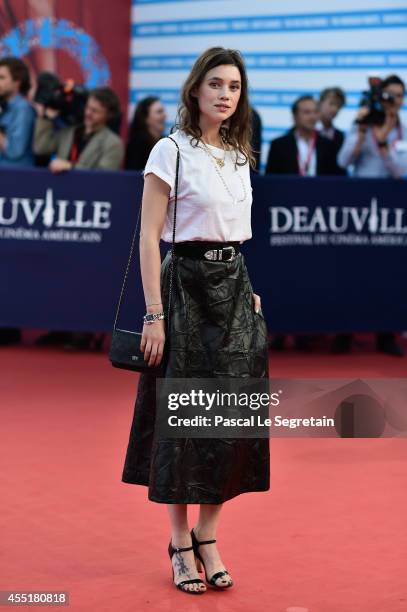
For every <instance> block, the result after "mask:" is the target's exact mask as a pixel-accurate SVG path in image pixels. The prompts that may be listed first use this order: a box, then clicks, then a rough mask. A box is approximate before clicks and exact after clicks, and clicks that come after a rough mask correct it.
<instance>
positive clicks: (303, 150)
mask: <svg viewBox="0 0 407 612" xmlns="http://www.w3.org/2000/svg"><path fill="white" fill-rule="evenodd" d="M295 139H296V141H297V151H298V156H299V158H300V164H301V166H302V167H303V168H305V164H306V163H307V161H308V158H309V154H310V145H311V142H312V141H311V140H305V138H302V137H301V136H300V135H299V134H298V133H297V132H295ZM316 174H317V150H316V147H314V150H313V152H312V155H311V160H310V162H309V166H308V172H307V173H306V176H316Z"/></svg>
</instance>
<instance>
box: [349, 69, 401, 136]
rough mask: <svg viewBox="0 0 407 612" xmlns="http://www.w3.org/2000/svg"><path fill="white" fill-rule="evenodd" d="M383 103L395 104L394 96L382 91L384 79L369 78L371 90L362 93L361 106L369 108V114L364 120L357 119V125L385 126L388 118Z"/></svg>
mask: <svg viewBox="0 0 407 612" xmlns="http://www.w3.org/2000/svg"><path fill="white" fill-rule="evenodd" d="M383 102H386V103H389V104H394V96H392V94H391V93H389V92H388V91H383V89H382V79H381V78H380V77H376V76H372V77H369V90H367V91H363V92H362V98H361V100H360V103H359V105H360V106H367V107H368V108H369V113H368V114H367V115H366V116H365V117H363V119H357V120H356V123H358V124H363V125H383V123H384V121H385V118H386V111H385V109H384V107H383Z"/></svg>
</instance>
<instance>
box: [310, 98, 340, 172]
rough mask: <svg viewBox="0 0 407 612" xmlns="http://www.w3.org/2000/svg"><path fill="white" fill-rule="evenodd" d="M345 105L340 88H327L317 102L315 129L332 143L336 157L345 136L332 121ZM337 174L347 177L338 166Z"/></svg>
mask: <svg viewBox="0 0 407 612" xmlns="http://www.w3.org/2000/svg"><path fill="white" fill-rule="evenodd" d="M345 104H346V96H345V92H344V91H343V90H342V89H341V88H340V87H328V88H327V89H324V90H322V91H321V93H320V96H319V102H318V115H319V121H318V123H317V126H316V127H317V130H318V132H319V133H320V134H321V136H325V138H328V139H329V140H331V141H332V143H333V145H334V147H335V153H336V155H338V153H339V150H340V148H341V146H342V144H343V141H344V138H345V134H344V132H342V130H338V128H336V127H335V126H334V124H333V121H334V119H335V118H336V117H337V115H338V113H339V111H340V110H341V109H342V108H343V107H344V106H345ZM338 173H341V174H343V176H347V171H346V170H345V169H344V168H341V166H339V165H338Z"/></svg>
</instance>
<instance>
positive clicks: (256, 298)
mask: <svg viewBox="0 0 407 612" xmlns="http://www.w3.org/2000/svg"><path fill="white" fill-rule="evenodd" d="M253 300H254V312H259V310H260V308H261V300H260V296H259V295H257V293H253Z"/></svg>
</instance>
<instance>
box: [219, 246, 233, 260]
mask: <svg viewBox="0 0 407 612" xmlns="http://www.w3.org/2000/svg"><path fill="white" fill-rule="evenodd" d="M228 249H232V252H231V254H230V257H229V259H225V260H224V261H233V260H234V258H235V256H236V251H235V247H234V246H228V247H225V248H224V249H222V250H223V251H226V250H228Z"/></svg>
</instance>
